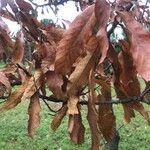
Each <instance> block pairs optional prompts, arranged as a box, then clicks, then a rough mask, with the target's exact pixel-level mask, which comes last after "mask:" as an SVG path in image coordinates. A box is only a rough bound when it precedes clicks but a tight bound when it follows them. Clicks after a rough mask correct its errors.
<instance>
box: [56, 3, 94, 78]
mask: <svg viewBox="0 0 150 150" xmlns="http://www.w3.org/2000/svg"><path fill="white" fill-rule="evenodd" d="M93 10H94V6H93V5H92V6H89V7H88V8H87V9H86V10H85V11H83V12H82V13H81V14H80V15H79V16H77V17H76V19H75V20H74V21H73V22H72V24H71V25H70V28H69V29H68V30H67V31H66V32H65V33H64V35H63V39H62V40H61V41H60V42H59V45H58V47H57V52H56V62H55V70H56V72H58V73H61V74H63V75H66V74H70V72H71V70H72V65H73V63H74V62H75V60H76V59H77V58H78V57H79V56H80V55H81V54H82V53H83V52H84V44H86V42H88V40H89V38H90V36H91V35H92V32H91V30H93V29H92V27H93V26H94V25H95V17H94V16H93ZM91 18H92V19H91ZM84 28H85V29H84Z"/></svg>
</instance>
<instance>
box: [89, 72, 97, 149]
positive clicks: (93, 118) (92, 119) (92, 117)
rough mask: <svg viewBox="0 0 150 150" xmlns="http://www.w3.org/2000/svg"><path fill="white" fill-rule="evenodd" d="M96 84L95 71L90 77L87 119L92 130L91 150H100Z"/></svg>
mask: <svg viewBox="0 0 150 150" xmlns="http://www.w3.org/2000/svg"><path fill="white" fill-rule="evenodd" d="M94 87H95V83H94V73H93V70H91V72H90V77H89V89H90V94H89V100H88V115H87V119H88V122H89V126H90V130H91V139H92V147H91V150H99V140H100V135H99V130H98V128H97V126H98V113H97V110H96V108H95V101H96V93H95V90H94Z"/></svg>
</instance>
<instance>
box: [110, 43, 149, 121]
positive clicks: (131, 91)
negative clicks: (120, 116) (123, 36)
mask: <svg viewBox="0 0 150 150" xmlns="http://www.w3.org/2000/svg"><path fill="white" fill-rule="evenodd" d="M122 44H123V43H122ZM122 46H125V45H122ZM111 53H114V52H113V49H111ZM114 54H115V53H114ZM119 55H120V56H119V61H118V64H117V60H118V58H117V57H114V58H113V57H112V59H115V60H114V62H115V63H113V64H112V65H113V67H114V68H115V69H114V71H115V76H116V79H115V82H114V86H115V90H116V93H117V97H118V98H119V99H120V100H122V99H128V98H130V97H135V96H139V95H140V93H141V92H140V84H139V81H138V78H137V75H136V71H135V67H134V66H133V58H132V55H131V54H130V51H128V48H127V49H125V47H123V51H122V52H121V53H120V54H119ZM114 56H115V55H114ZM119 62H120V63H119ZM115 66H116V67H115ZM119 68H120V69H119ZM118 69H119V70H118ZM128 74H130V75H129V76H128V77H126V76H127V75H128ZM120 81H121V82H120ZM123 107H124V120H125V122H127V123H128V122H130V121H131V118H132V117H135V113H134V110H136V111H138V112H139V113H140V114H142V116H143V117H144V118H145V119H146V120H147V121H148V123H149V116H148V113H147V111H146V110H145V109H144V107H143V105H142V104H141V103H140V102H138V101H136V102H135V101H134V102H130V103H128V104H123Z"/></svg>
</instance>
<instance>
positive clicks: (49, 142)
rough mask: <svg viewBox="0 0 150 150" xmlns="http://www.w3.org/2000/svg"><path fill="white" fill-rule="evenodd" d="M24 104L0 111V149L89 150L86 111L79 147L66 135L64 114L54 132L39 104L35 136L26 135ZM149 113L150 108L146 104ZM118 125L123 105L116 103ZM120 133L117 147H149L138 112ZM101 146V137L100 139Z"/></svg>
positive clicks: (148, 129) (127, 149) (147, 130)
mask: <svg viewBox="0 0 150 150" xmlns="http://www.w3.org/2000/svg"><path fill="white" fill-rule="evenodd" d="M27 107H28V102H27V101H24V102H23V103H21V104H20V105H19V106H17V107H16V108H15V109H13V110H10V111H8V112H5V113H0V150H24V149H27V150H89V149H90V143H91V139H90V130H89V126H88V123H87V121H86V111H85V110H83V111H82V113H83V116H84V118H83V121H84V124H85V127H86V138H85V143H84V144H82V145H81V146H76V145H73V144H71V142H70V141H69V137H68V135H67V117H66V118H65V119H64V121H63V123H62V124H61V126H60V128H59V129H58V130H57V131H56V132H53V131H52V130H51V129H50V122H51V120H52V118H53V117H52V116H50V115H49V111H48V110H47V108H46V107H45V105H44V104H42V109H43V110H42V112H41V126H40V128H39V129H38V130H37V133H36V136H35V138H34V139H31V138H29V137H28V136H27V120H28V115H27ZM146 108H147V110H149V112H150V108H149V107H146ZM115 114H116V116H117V124H118V127H117V128H119V127H120V126H121V125H122V115H123V114H122V107H121V106H115ZM119 133H120V136H121V141H120V146H119V147H120V150H135V149H138V150H149V149H150V143H149V142H150V134H149V133H150V127H149V126H148V125H147V122H146V121H145V120H144V119H143V118H142V117H141V116H140V115H139V114H137V117H136V118H135V119H133V120H132V122H131V123H130V124H128V125H125V126H124V127H122V128H121V129H119ZM101 143H102V147H103V145H104V140H102V141H101Z"/></svg>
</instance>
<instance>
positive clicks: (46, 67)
mask: <svg viewBox="0 0 150 150" xmlns="http://www.w3.org/2000/svg"><path fill="white" fill-rule="evenodd" d="M36 47H37V51H36V52H34V55H35V54H36V55H38V57H39V58H40V59H42V64H41V67H42V71H43V72H44V73H46V72H47V71H54V62H55V56H56V44H55V43H53V44H52V45H51V44H49V43H39V44H37V45H36Z"/></svg>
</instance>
